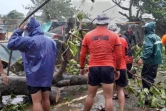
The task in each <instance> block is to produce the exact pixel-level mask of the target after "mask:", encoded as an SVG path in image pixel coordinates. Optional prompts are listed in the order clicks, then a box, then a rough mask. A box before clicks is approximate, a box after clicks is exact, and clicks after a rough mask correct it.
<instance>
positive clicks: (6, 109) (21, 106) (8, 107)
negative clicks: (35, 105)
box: [1, 103, 29, 111]
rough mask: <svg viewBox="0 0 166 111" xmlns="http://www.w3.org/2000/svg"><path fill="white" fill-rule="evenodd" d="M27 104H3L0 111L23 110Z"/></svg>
mask: <svg viewBox="0 0 166 111" xmlns="http://www.w3.org/2000/svg"><path fill="white" fill-rule="evenodd" d="M28 106H29V105H28V104H23V103H21V104H16V105H14V104H10V105H5V107H4V108H3V109H2V110H1V111H25V110H26V109H27V107H28Z"/></svg>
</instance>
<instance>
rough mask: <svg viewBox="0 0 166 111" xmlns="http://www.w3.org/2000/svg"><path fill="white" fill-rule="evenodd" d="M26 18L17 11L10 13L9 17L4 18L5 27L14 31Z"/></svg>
mask: <svg viewBox="0 0 166 111" xmlns="http://www.w3.org/2000/svg"><path fill="white" fill-rule="evenodd" d="M23 18H24V14H23V13H20V12H18V11H17V10H12V11H10V12H9V13H8V14H7V15H4V16H2V20H3V23H4V25H5V26H6V28H7V30H8V31H13V30H14V29H15V28H17V26H18V24H19V22H21V20H22V19H23Z"/></svg>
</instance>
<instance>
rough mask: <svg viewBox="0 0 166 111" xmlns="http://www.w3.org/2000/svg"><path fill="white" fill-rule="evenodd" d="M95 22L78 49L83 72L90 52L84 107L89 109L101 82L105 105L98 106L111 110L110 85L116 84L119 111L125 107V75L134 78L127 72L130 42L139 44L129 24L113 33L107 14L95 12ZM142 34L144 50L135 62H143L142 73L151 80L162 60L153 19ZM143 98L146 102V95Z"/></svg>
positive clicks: (160, 45) (148, 85) (129, 62)
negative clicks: (122, 32) (126, 28)
mask: <svg viewBox="0 0 166 111" xmlns="http://www.w3.org/2000/svg"><path fill="white" fill-rule="evenodd" d="M96 25H97V27H96V28H95V29H94V30H92V31H90V32H88V33H87V34H86V35H85V37H84V39H83V41H82V48H81V52H80V73H81V74H82V75H84V74H85V73H84V72H85V69H84V68H85V59H86V55H87V54H89V75H88V77H89V78H88V95H87V98H86V100H85V103H84V111H90V109H91V108H92V105H93V99H94V97H95V95H96V92H97V89H98V86H99V85H100V84H101V85H102V89H103V94H104V98H105V107H99V110H101V111H104V110H105V111H113V101H112V98H113V86H114V84H116V88H117V95H118V100H119V104H120V111H124V106H125V93H124V87H125V86H127V84H128V78H129V79H130V78H133V76H132V73H131V72H130V70H131V68H132V63H133V57H132V51H131V45H132V42H134V44H135V47H136V48H138V44H137V42H136V37H135V35H134V33H133V32H132V27H128V31H126V32H125V33H124V34H119V33H116V30H117V29H116V28H114V27H112V26H108V25H109V17H108V16H107V15H106V14H101V15H98V16H97V18H96ZM144 35H145V38H144V43H143V52H142V56H141V57H140V59H139V61H138V62H137V64H138V66H140V65H142V64H143V68H142V72H141V77H142V78H144V79H145V80H147V81H149V82H151V83H154V79H155V78H156V75H157V69H158V65H159V64H161V63H162V55H161V54H162V42H161V39H160V37H159V36H157V35H156V34H155V22H149V23H147V24H145V26H144ZM163 41H164V40H163ZM165 43H166V38H165ZM127 73H128V74H127ZM127 76H128V77H127ZM142 86H143V88H147V89H150V87H151V85H150V84H149V83H147V82H146V81H144V80H142ZM145 102H148V99H147V98H146V100H145Z"/></svg>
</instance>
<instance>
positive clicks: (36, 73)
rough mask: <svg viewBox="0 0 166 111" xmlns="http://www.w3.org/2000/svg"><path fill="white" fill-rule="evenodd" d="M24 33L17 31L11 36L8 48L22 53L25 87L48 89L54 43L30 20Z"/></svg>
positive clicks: (54, 49) (33, 20) (54, 50)
mask: <svg viewBox="0 0 166 111" xmlns="http://www.w3.org/2000/svg"><path fill="white" fill-rule="evenodd" d="M27 26H28V28H27V30H26V33H28V36H25V37H22V33H23V31H22V30H21V29H17V30H15V31H14V33H13V34H12V36H11V38H10V40H9V43H8V48H9V49H11V50H19V51H21V52H22V58H23V63H24V71H25V73H26V79H27V85H29V86H33V87H50V86H51V85H52V78H53V72H54V65H55V59H56V50H57V48H56V42H55V41H53V40H51V39H50V38H47V37H45V36H44V33H43V31H42V30H41V27H40V24H39V23H38V22H37V21H36V20H35V19H34V18H30V20H29V22H28V24H27Z"/></svg>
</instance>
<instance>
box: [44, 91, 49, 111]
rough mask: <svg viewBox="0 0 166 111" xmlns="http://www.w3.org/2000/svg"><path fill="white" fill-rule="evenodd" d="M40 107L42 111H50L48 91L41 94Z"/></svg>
mask: <svg viewBox="0 0 166 111" xmlns="http://www.w3.org/2000/svg"><path fill="white" fill-rule="evenodd" d="M42 107H43V110H44V111H50V100H49V91H45V92H42Z"/></svg>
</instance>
